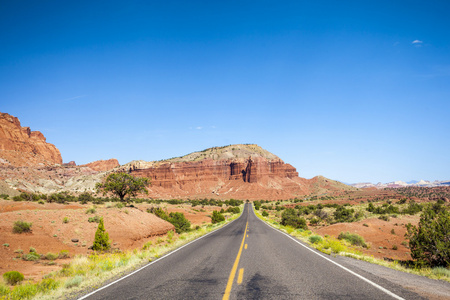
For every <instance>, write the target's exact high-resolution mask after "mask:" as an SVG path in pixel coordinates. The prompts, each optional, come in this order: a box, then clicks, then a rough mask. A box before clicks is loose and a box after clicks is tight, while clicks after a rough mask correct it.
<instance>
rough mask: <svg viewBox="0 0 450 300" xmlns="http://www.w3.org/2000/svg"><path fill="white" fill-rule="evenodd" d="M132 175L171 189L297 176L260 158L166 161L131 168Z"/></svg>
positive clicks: (278, 162)
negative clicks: (192, 184)
mask: <svg viewBox="0 0 450 300" xmlns="http://www.w3.org/2000/svg"><path fill="white" fill-rule="evenodd" d="M130 173H131V174H132V175H136V176H141V177H147V178H150V179H151V182H152V185H153V186H160V187H164V188H172V187H173V186H174V185H186V184H188V183H197V182H200V181H219V180H222V181H229V180H235V181H240V182H243V183H257V182H259V181H261V180H262V179H263V178H266V177H267V178H280V179H283V178H289V179H292V178H297V177H298V173H297V171H296V169H295V168H294V167H293V166H291V165H289V164H285V163H284V162H283V161H282V160H280V159H278V160H273V161H270V160H267V159H266V158H263V157H257V158H253V159H252V158H248V159H247V160H245V161H243V160H233V159H229V160H212V159H205V160H202V161H198V162H179V163H177V162H175V163H171V162H167V163H164V164H161V165H158V166H155V167H150V168H145V169H138V168H131V169H130Z"/></svg>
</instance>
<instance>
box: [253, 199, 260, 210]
mask: <svg viewBox="0 0 450 300" xmlns="http://www.w3.org/2000/svg"><path fill="white" fill-rule="evenodd" d="M253 205H254V206H255V209H256V210H259V209H260V208H261V201H253Z"/></svg>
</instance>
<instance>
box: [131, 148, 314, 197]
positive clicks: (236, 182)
mask: <svg viewBox="0 0 450 300" xmlns="http://www.w3.org/2000/svg"><path fill="white" fill-rule="evenodd" d="M244 155H245V158H244ZM122 170H123V171H128V172H130V173H131V174H132V175H135V176H141V177H148V178H150V180H151V186H150V187H149V192H150V196H151V197H162V198H174V197H181V198H182V197H196V198H199V197H219V198H237V199H286V198H287V199H289V198H295V197H297V196H301V195H305V194H308V193H309V191H310V189H309V185H308V182H307V180H306V179H303V178H300V177H299V176H298V172H297V170H296V169H295V168H294V167H293V166H291V165H290V164H286V163H284V162H283V161H282V160H281V159H280V158H279V157H277V156H276V155H274V154H272V153H270V152H268V151H266V150H264V149H262V148H261V147H259V146H257V145H230V146H226V147H220V148H219V147H215V148H211V149H206V150H203V151H200V152H195V153H191V154H188V155H186V156H183V157H180V158H173V159H170V160H166V161H160V162H142V161H137V162H132V163H130V164H127V165H124V166H122Z"/></svg>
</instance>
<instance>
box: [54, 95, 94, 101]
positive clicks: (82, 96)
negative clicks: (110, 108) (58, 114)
mask: <svg viewBox="0 0 450 300" xmlns="http://www.w3.org/2000/svg"><path fill="white" fill-rule="evenodd" d="M86 96H87V95H80V96H76V97H72V98H67V99H62V100H59V101H71V100H75V99H79V98H84V97H86Z"/></svg>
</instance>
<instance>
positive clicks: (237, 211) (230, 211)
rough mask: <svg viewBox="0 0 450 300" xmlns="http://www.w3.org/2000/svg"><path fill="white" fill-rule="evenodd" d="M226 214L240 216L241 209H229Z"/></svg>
mask: <svg viewBox="0 0 450 300" xmlns="http://www.w3.org/2000/svg"><path fill="white" fill-rule="evenodd" d="M226 212H229V213H232V214H238V213H240V212H241V209H240V208H239V207H237V206H236V207H229V208H228V209H227V210H226Z"/></svg>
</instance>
